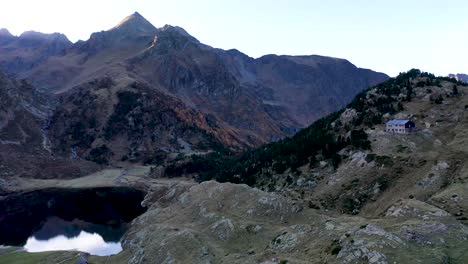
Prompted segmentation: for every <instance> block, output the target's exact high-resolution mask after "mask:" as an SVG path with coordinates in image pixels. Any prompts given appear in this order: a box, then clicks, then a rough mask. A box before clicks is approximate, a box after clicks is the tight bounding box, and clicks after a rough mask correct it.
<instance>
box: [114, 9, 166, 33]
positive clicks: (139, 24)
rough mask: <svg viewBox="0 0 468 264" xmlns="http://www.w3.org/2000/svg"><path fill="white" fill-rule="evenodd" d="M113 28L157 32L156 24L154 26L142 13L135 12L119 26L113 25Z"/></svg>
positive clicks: (135, 31)
mask: <svg viewBox="0 0 468 264" xmlns="http://www.w3.org/2000/svg"><path fill="white" fill-rule="evenodd" d="M111 30H119V31H124V32H132V33H143V34H145V33H151V34H154V33H156V32H157V29H156V27H155V26H153V25H152V24H151V23H150V22H149V21H148V20H146V19H145V18H144V17H143V16H142V15H141V14H140V13H138V12H135V13H133V14H131V15H129V16H128V17H126V18H125V19H124V20H122V21H121V22H120V23H119V24H117V26H115V27H113V28H112V29H111Z"/></svg>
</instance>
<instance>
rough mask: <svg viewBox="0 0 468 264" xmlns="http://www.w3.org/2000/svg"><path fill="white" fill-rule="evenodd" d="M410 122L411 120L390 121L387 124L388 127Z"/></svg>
mask: <svg viewBox="0 0 468 264" xmlns="http://www.w3.org/2000/svg"><path fill="white" fill-rule="evenodd" d="M408 122H410V121H409V120H398V119H395V120H390V121H388V122H387V125H405V124H406V123H408Z"/></svg>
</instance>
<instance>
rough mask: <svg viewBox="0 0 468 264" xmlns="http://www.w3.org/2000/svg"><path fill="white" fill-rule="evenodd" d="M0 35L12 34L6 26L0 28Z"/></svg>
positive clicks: (9, 35) (7, 35) (8, 35)
mask: <svg viewBox="0 0 468 264" xmlns="http://www.w3.org/2000/svg"><path fill="white" fill-rule="evenodd" d="M0 37H13V35H12V34H11V33H10V31H8V29H6V28H0Z"/></svg>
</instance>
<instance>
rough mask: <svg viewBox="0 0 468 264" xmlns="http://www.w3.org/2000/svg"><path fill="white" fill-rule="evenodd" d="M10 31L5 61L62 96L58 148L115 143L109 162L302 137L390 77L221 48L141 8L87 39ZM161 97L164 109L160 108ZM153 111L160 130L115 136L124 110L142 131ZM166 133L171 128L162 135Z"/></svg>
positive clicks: (54, 134) (85, 153) (320, 60)
mask: <svg viewBox="0 0 468 264" xmlns="http://www.w3.org/2000/svg"><path fill="white" fill-rule="evenodd" d="M3 35H5V37H2V35H0V43H4V42H5V44H2V45H0V48H1V49H2V50H1V52H0V66H1V67H3V69H4V70H5V71H7V72H9V73H12V74H15V75H16V76H18V78H24V79H27V80H29V81H30V82H31V83H32V84H33V85H34V87H38V88H39V89H41V90H43V91H46V92H47V93H48V94H50V95H51V96H53V97H56V98H57V102H58V104H57V107H56V111H55V112H54V113H53V114H52V115H51V120H50V131H51V139H50V140H51V143H52V146H53V149H54V151H59V152H60V153H61V155H65V154H66V153H69V152H70V149H73V151H74V153H77V154H78V155H79V156H80V157H82V158H86V157H87V158H90V154H91V152H92V151H93V153H95V151H96V150H95V149H96V148H100V147H101V146H106V147H107V148H109V149H108V150H106V151H105V153H108V154H106V155H107V156H109V157H108V158H106V159H105V160H106V163H107V161H109V162H120V161H121V160H122V159H124V160H125V159H126V158H128V157H129V156H131V157H133V156H134V153H139V154H141V155H142V156H140V157H139V158H135V159H131V160H134V161H139V162H140V161H144V160H152V159H153V158H152V157H153V154H154V153H155V152H161V151H162V152H164V153H166V154H169V153H178V152H179V151H180V150H182V149H185V150H184V151H187V150H190V151H189V152H195V153H196V152H205V151H208V150H209V149H210V148H211V147H213V146H218V147H216V148H219V146H223V147H224V148H227V149H229V150H232V151H239V150H242V149H245V148H250V147H255V146H259V145H261V144H264V143H267V142H271V141H275V140H278V139H281V138H283V137H285V136H287V135H292V134H294V133H295V132H296V131H297V130H298V129H300V128H302V127H305V126H307V125H308V124H309V123H310V122H312V121H313V120H316V119H317V118H320V117H322V116H323V115H326V114H328V113H330V112H333V111H335V110H337V109H339V108H340V107H342V106H344V105H345V104H346V103H348V102H349V101H350V100H351V99H352V97H353V96H354V95H356V94H357V93H358V92H360V91H361V90H363V89H364V88H366V87H369V86H371V85H374V84H377V83H380V82H382V81H384V80H386V79H387V78H388V76H387V75H385V74H382V73H376V72H373V71H370V70H366V69H360V68H357V67H356V66H354V65H353V64H351V63H350V62H348V61H346V60H343V59H336V58H329V57H322V56H276V55H267V56H264V57H261V58H258V59H254V58H250V57H248V56H246V55H245V54H242V53H241V52H239V51H236V50H229V51H225V50H221V49H215V48H212V47H210V46H207V45H205V44H202V43H201V42H199V41H198V40H197V39H196V38H194V37H192V36H191V35H189V34H188V33H187V32H186V31H185V30H184V29H182V28H180V27H174V26H169V25H166V26H164V27H162V28H156V27H154V26H153V25H152V24H151V23H149V22H148V21H147V20H146V19H145V18H143V17H142V16H141V15H140V14H139V13H134V14H132V15H130V16H129V17H127V18H125V19H124V20H123V21H122V22H120V23H119V24H118V25H117V26H115V27H113V28H111V29H109V30H107V31H101V32H96V33H93V34H92V35H91V37H90V38H89V40H87V41H79V42H77V43H70V42H69V41H68V40H67V39H66V37H65V36H63V35H59V34H52V35H46V34H39V33H34V32H29V33H24V34H22V35H21V36H20V37H11V36H10V34H7V33H6V32H5V33H4V34H3ZM25 43H29V44H28V45H26V44H25ZM103 83H104V89H103V87H101V85H102V84H103ZM126 92H131V93H132V95H131V98H133V99H134V100H133V99H132V100H133V101H132V102H134V101H135V102H137V103H136V104H134V105H131V106H129V105H125V103H123V104H124V105H125V106H121V104H122V102H121V101H122V100H126V99H128V98H127V97H126V96H125V95H123V97H122V93H124V94H125V93H126ZM124 98H125V99H124ZM153 101H154V102H158V105H157V107H156V106H151V102H153ZM70 102H73V103H70ZM89 106H99V107H89ZM175 106H177V107H175ZM120 107H124V108H125V111H124V110H122V109H120ZM126 107H127V108H126ZM128 107H131V108H132V109H128ZM135 109H136V110H135ZM142 109H143V110H142ZM133 110H135V111H133ZM165 111H169V112H172V114H171V115H174V116H177V117H174V118H173V119H171V120H172V121H170V122H169V121H167V120H166V118H162V117H161V115H164V113H165ZM84 112H86V115H82V114H80V113H84ZM145 113H151V115H150V119H153V118H154V120H152V121H150V120H146V121H147V122H150V123H154V122H156V123H158V122H160V119H161V118H162V119H164V120H166V121H167V122H166V121H161V122H162V124H159V123H158V127H159V128H158V129H156V128H155V126H153V125H152V126H151V127H147V125H149V123H145V122H143V123H139V124H138V125H140V126H141V125H142V126H143V127H144V128H143V129H142V130H141V129H140V130H139V132H138V133H136V134H128V135H127V137H124V136H123V135H125V134H126V133H127V132H125V131H123V132H119V133H117V134H112V136H110V134H109V132H106V131H109V129H111V128H109V127H112V125H111V123H113V122H114V121H115V115H118V116H119V118H120V121H121V123H120V124H119V126H126V127H127V126H131V127H133V125H131V124H133V122H134V120H142V119H144V118H145ZM146 115H147V114H146ZM90 116H92V117H93V118H95V119H92V120H95V122H96V124H95V125H94V123H92V124H91V125H92V127H87V126H84V128H82V125H78V128H79V129H78V128H77V127H76V126H77V124H87V123H89V120H86V119H85V117H86V118H87V117H90ZM158 116H159V117H158ZM92 122H94V121H92ZM181 126H182V127H190V129H192V128H194V129H195V128H196V130H200V131H202V132H203V133H204V134H206V135H205V136H193V134H190V135H189V134H187V132H186V131H182V130H181V129H180V128H177V127H181ZM77 129H78V130H77ZM151 129H156V130H153V131H151ZM143 130H144V132H143ZM77 131H80V132H84V133H85V134H84V135H83V138H85V141H86V142H77V140H76V138H75V136H74V133H76V132H77ZM157 131H165V132H161V133H162V134H160V135H158V136H159V137H158V138H159V139H158V140H155V139H154V136H153V135H154V134H155V133H156V134H157V133H158V132H157ZM195 134H197V135H199V133H198V132H197V133H195ZM200 135H201V134H200ZM195 138H197V139H195ZM201 138H204V139H201ZM208 138H210V139H209V140H208ZM181 142H183V143H181ZM201 142H204V143H203V144H202V143H201ZM201 146H203V147H201ZM206 146H211V147H209V148H207V147H206ZM98 152H99V151H98ZM150 153H151V154H150ZM91 156H92V155H91Z"/></svg>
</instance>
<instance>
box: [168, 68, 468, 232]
mask: <svg viewBox="0 0 468 264" xmlns="http://www.w3.org/2000/svg"><path fill="white" fill-rule="evenodd" d="M467 95H468V85H463V84H460V83H459V82H457V81H455V80H454V79H451V78H445V77H435V76H434V75H432V74H428V73H424V72H421V71H419V70H411V71H409V72H407V73H403V74H400V75H399V76H398V77H396V78H392V79H390V80H388V81H386V82H384V83H381V84H379V85H377V86H374V87H371V88H369V89H367V90H365V91H363V92H361V93H360V94H359V95H358V96H356V97H355V98H354V100H353V101H352V102H351V103H350V104H349V105H348V106H347V107H346V108H344V109H342V110H340V111H338V112H335V113H333V114H331V115H329V116H326V117H324V118H322V119H320V120H318V121H316V122H314V123H313V124H312V125H311V126H309V127H308V128H306V129H303V130H301V131H300V132H298V133H297V134H296V135H295V136H294V137H291V138H286V139H283V140H281V141H279V142H275V143H270V144H267V145H265V146H262V147H260V148H258V149H256V150H251V151H247V152H245V153H244V154H242V155H239V156H223V155H219V154H216V153H213V154H211V155H208V156H200V157H192V158H191V159H190V160H188V161H187V163H183V162H178V163H175V164H172V165H171V166H168V167H167V169H166V174H167V175H168V176H171V177H173V176H175V175H180V174H193V173H194V174H195V175H198V177H199V178H198V179H199V180H201V181H203V180H209V179H213V178H214V179H216V180H218V181H221V182H224V181H229V182H234V183H247V184H249V185H253V186H255V187H257V188H261V189H263V190H267V191H274V192H281V193H283V194H285V195H288V196H291V197H292V198H294V199H300V200H304V201H306V202H308V203H309V205H310V206H311V207H314V208H320V209H324V210H327V211H335V212H336V213H347V214H359V215H361V216H364V217H378V216H381V215H382V214H384V213H385V210H387V209H388V208H389V207H390V206H391V205H392V204H394V203H396V202H397V201H398V200H399V199H407V198H410V199H413V198H414V199H418V200H420V201H422V202H425V203H429V204H431V205H433V206H441V203H446V205H444V206H443V207H442V208H444V210H448V211H449V212H450V213H451V214H453V215H456V216H461V215H463V213H461V214H460V212H462V211H464V210H465V208H464V207H463V208H459V207H458V205H456V202H453V201H445V202H442V200H443V199H442V198H441V197H442V196H444V197H445V196H446V195H449V194H450V193H452V194H453V195H455V194H456V195H457V197H458V195H460V193H462V191H460V193H458V192H457V191H455V190H458V188H459V187H460V184H461V185H463V184H464V182H465V181H466V166H467V165H468V164H467V163H466V161H468V152H467V151H466V150H467V143H468V141H467V140H466V131H468V127H467V124H468V122H467V120H466V118H467V117H466V109H467V105H468V96H467ZM392 119H409V120H412V121H414V122H415V123H416V126H417V132H416V133H414V134H409V135H399V134H393V133H389V132H385V122H386V121H388V120H392ZM463 193H464V194H463V195H466V192H463ZM442 194H443V195H442ZM454 197H455V196H454ZM458 210H462V211H458ZM459 220H460V221H461V222H463V223H466V218H465V217H459Z"/></svg>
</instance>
